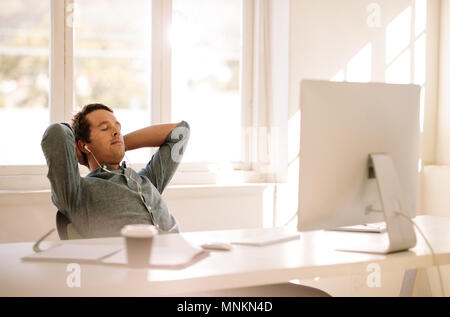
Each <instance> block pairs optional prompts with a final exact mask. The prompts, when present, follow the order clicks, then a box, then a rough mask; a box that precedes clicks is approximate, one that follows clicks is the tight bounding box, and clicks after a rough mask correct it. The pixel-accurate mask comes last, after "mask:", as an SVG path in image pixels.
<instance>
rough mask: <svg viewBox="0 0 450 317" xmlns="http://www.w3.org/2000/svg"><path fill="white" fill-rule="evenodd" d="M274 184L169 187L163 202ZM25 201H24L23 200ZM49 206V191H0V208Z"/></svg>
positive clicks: (236, 192)
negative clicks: (24, 205)
mask: <svg viewBox="0 0 450 317" xmlns="http://www.w3.org/2000/svg"><path fill="white" fill-rule="evenodd" d="M274 185H275V184H274V183H244V184H201V185H171V186H168V187H167V188H166V189H165V191H164V192H163V195H162V196H163V198H164V199H165V200H172V199H195V198H203V197H227V196H242V195H259V194H261V193H262V192H264V191H265V190H266V189H268V188H271V187H272V186H274ZM25 197H26V200H25V201H24V198H25ZM21 204H26V205H46V204H51V192H50V189H41V190H0V206H16V205H21Z"/></svg>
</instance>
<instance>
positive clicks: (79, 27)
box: [74, 0, 151, 163]
mask: <svg viewBox="0 0 450 317" xmlns="http://www.w3.org/2000/svg"><path fill="white" fill-rule="evenodd" d="M74 12H75V14H74V91H75V102H74V105H75V109H76V111H78V110H79V109H80V108H81V107H82V106H83V105H85V104H88V103H103V104H106V105H108V106H110V107H111V108H113V109H114V113H115V115H116V117H117V118H118V120H119V121H120V122H121V124H122V133H123V134H126V133H128V132H131V131H134V130H137V129H140V128H143V127H145V126H148V125H149V124H150V123H151V113H150V106H149V105H150V100H151V98H150V89H149V88H150V78H151V75H150V60H151V51H150V49H151V46H150V40H151V38H150V37H151V1H149V0H129V1H123V0H96V1H90V0H76V1H75V10H74ZM127 157H128V158H129V159H130V160H131V162H132V163H139V162H146V161H148V159H149V157H150V151H149V150H148V149H141V150H136V151H131V152H128V153H127Z"/></svg>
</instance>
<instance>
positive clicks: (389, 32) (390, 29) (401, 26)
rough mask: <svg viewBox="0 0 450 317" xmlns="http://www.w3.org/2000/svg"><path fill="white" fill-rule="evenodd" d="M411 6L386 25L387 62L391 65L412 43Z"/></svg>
mask: <svg viewBox="0 0 450 317" xmlns="http://www.w3.org/2000/svg"><path fill="white" fill-rule="evenodd" d="M411 11H412V9H411V7H408V8H406V9H405V10H403V12H402V13H400V14H399V15H398V16H397V17H396V18H395V19H394V20H392V22H390V23H389V24H388V25H387V27H386V64H387V65H390V64H392V62H393V61H394V60H395V59H396V58H397V57H398V56H399V55H401V53H402V52H403V51H404V50H405V49H406V48H407V47H408V46H409V44H410V40H411V37H410V34H411Z"/></svg>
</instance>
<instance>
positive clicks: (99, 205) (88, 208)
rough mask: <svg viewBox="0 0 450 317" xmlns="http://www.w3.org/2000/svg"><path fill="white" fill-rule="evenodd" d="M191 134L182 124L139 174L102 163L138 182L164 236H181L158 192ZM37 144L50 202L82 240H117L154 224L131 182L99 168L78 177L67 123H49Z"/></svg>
mask: <svg viewBox="0 0 450 317" xmlns="http://www.w3.org/2000/svg"><path fill="white" fill-rule="evenodd" d="M189 135H190V129H189V124H188V123H187V122H186V121H182V122H181V123H179V124H178V125H177V127H175V129H173V130H172V132H171V133H170V134H169V135H168V136H167V138H166V140H165V141H164V143H163V144H162V145H161V146H160V147H159V149H158V151H157V152H156V153H155V154H154V155H153V156H152V158H151V160H150V161H149V162H148V164H147V165H146V167H145V168H143V169H142V170H140V171H139V172H138V173H136V171H134V170H133V169H131V168H129V167H127V166H126V164H125V162H123V163H122V164H121V166H120V167H119V169H117V170H114V169H113V168H112V167H111V166H109V165H107V164H106V168H107V169H108V170H110V171H113V172H114V173H120V174H123V173H124V174H125V175H127V176H129V177H132V178H133V179H134V180H136V181H137V182H139V184H140V186H141V191H142V193H143V196H144V199H145V202H146V203H147V204H148V205H149V206H150V207H151V209H152V212H153V217H154V218H155V222H156V223H157V224H158V225H159V226H160V228H161V229H162V230H163V231H166V232H179V227H178V224H177V221H176V219H175V218H174V217H173V216H172V215H171V214H170V212H169V210H168V208H167V205H166V203H165V202H164V200H163V199H162V197H161V194H162V193H163V191H164V188H165V187H166V186H167V184H168V183H169V181H170V180H171V178H172V176H173V175H174V173H175V171H176V169H177V167H178V165H179V163H180V160H181V157H182V155H183V154H184V151H185V148H186V146H187V142H188V140H189ZM41 146H42V150H43V152H44V155H45V158H46V160H47V165H48V174H47V177H48V179H49V180H50V184H51V191H52V201H53V203H54V205H55V206H56V207H57V208H58V209H59V210H60V211H61V212H62V213H63V214H64V215H65V216H66V217H67V218H68V219H69V220H70V221H71V222H72V224H73V226H74V227H75V229H77V231H78V232H79V233H80V234H81V235H82V236H83V237H85V238H95V237H108V236H119V235H120V230H121V229H122V227H123V226H125V225H127V224H152V220H151V218H150V214H149V212H148V211H147V209H146V207H145V205H144V204H143V202H142V200H141V198H140V197H139V193H138V189H137V185H136V183H135V182H134V181H132V180H129V179H127V178H126V177H125V176H123V175H112V174H110V173H108V172H105V171H103V170H102V169H101V168H97V169H96V170H93V171H91V172H90V173H89V174H88V175H86V177H81V176H80V172H79V169H78V160H77V155H76V149H75V137H74V134H73V130H72V128H71V127H70V126H69V125H68V124H64V123H54V124H52V125H50V126H49V127H48V128H47V130H46V131H45V133H44V135H43V137H42V142H41Z"/></svg>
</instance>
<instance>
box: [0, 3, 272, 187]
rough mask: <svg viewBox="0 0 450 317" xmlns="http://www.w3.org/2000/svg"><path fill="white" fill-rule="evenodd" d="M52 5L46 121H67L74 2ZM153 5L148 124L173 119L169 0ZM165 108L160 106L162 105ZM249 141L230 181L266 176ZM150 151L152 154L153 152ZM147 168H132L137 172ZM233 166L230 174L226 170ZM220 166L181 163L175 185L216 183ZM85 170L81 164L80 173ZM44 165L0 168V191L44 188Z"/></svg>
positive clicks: (246, 74) (244, 90)
mask: <svg viewBox="0 0 450 317" xmlns="http://www.w3.org/2000/svg"><path fill="white" fill-rule="evenodd" d="M48 1H50V19H51V27H50V28H51V29H50V58H49V74H50V91H49V114H50V123H54V122H70V120H71V118H72V115H73V111H74V110H73V83H74V80H73V75H74V71H73V28H72V25H71V23H72V22H73V20H72V19H73V18H74V16H73V15H74V9H75V7H74V0H63V1H61V0H48ZM150 1H152V6H151V16H152V32H151V41H152V50H151V56H150V57H149V58H151V63H150V69H151V71H150V74H151V78H150V83H151V87H150V98H149V100H150V101H151V118H152V119H151V124H158V123H163V122H170V121H171V119H170V115H171V48H170V44H169V41H168V40H167V37H166V36H164V35H165V34H168V30H169V27H170V24H171V20H172V1H171V0H150ZM253 8H254V0H242V13H241V14H242V25H241V27H242V39H241V41H242V52H241V63H240V64H241V71H240V73H241V77H240V84H241V92H240V93H241V113H242V125H241V126H242V129H243V130H242V131H244V129H247V128H250V127H251V126H252V121H251V113H252V88H253V85H252V73H253V25H254V16H253ZM161 105H164V106H161ZM251 149H252V140H251V138H243V139H242V143H241V161H239V162H230V164H229V166H228V170H227V171H226V173H228V174H230V175H231V176H232V177H231V178H230V179H231V181H232V182H236V183H242V182H243V183H246V182H264V180H265V177H264V176H263V175H261V174H260V173H258V172H257V171H255V170H252V164H251V162H250V159H251V154H250V153H251ZM156 150H157V149H156V148H153V149H151V155H152V154H153V153H155V152H156ZM144 165H145V164H144V163H141V164H132V167H133V168H134V169H139V168H141V167H143V166H144ZM230 167H231V170H229V169H230ZM220 169H221V167H220V166H219V165H218V164H217V163H216V162H182V163H181V164H180V166H179V168H178V173H177V174H178V175H176V177H174V180H173V181H172V184H173V185H189V184H214V183H217V177H216V174H217V173H216V171H217V170H219V171H220ZM87 172H88V170H87V168H85V167H83V166H80V173H81V175H86V174H87ZM46 174H47V166H46V165H4V166H2V169H1V172H0V181H1V182H0V184H1V185H0V190H1V191H5V190H9V189H11V190H16V191H17V190H18V191H20V190H27V191H29V190H31V191H32V190H43V189H44V190H45V189H49V183H48V180H47V178H46V177H45V176H46Z"/></svg>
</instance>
